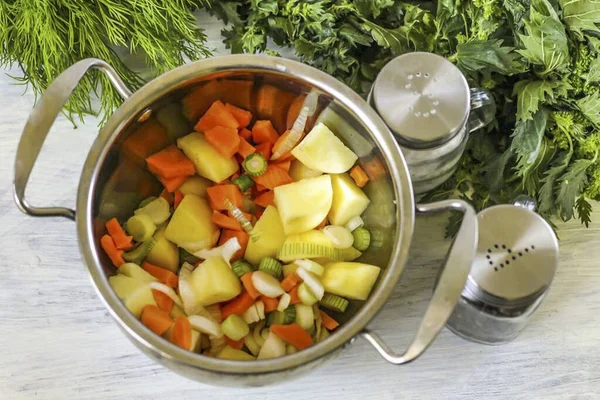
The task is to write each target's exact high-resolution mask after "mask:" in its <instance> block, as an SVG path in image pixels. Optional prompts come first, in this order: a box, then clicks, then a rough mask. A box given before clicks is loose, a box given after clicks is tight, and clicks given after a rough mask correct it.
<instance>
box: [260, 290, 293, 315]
mask: <svg viewBox="0 0 600 400" xmlns="http://www.w3.org/2000/svg"><path fill="white" fill-rule="evenodd" d="M286 294H287V293H286ZM254 306H255V307H256V311H257V312H258V320H259V321H260V320H261V319H265V303H263V301H262V300H259V301H257V302H256V303H254Z"/></svg>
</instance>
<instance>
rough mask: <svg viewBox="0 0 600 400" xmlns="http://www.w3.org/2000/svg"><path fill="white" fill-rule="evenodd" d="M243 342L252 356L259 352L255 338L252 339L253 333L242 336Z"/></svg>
mask: <svg viewBox="0 0 600 400" xmlns="http://www.w3.org/2000/svg"><path fill="white" fill-rule="evenodd" d="M244 344H245V345H246V347H247V348H248V350H250V353H252V355H253V356H254V357H256V356H257V355H258V353H260V346H259V345H258V343H256V340H254V335H246V336H245V337H244Z"/></svg>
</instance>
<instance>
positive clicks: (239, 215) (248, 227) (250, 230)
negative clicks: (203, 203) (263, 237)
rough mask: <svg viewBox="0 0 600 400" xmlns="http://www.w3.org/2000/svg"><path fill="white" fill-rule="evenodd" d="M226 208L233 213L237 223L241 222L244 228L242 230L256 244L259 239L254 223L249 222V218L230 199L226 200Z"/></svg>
mask: <svg viewBox="0 0 600 400" xmlns="http://www.w3.org/2000/svg"><path fill="white" fill-rule="evenodd" d="M225 207H227V210H228V211H229V212H230V213H231V215H232V216H233V218H234V219H235V220H236V221H237V222H239V224H240V225H241V226H242V229H243V230H244V231H245V232H246V233H247V234H248V235H250V238H251V239H252V241H253V242H256V241H257V240H258V238H259V235H258V232H256V231H255V230H254V227H253V226H252V223H251V222H250V221H248V218H246V216H245V215H244V213H243V212H242V210H240V209H239V208H237V207H236V206H234V205H233V203H232V202H231V201H229V199H225Z"/></svg>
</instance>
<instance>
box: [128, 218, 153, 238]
mask: <svg viewBox="0 0 600 400" xmlns="http://www.w3.org/2000/svg"><path fill="white" fill-rule="evenodd" d="M155 231H156V224H155V223H154V222H152V219H151V218H150V217H149V216H147V215H146V214H137V215H134V216H132V217H131V218H129V219H128V220H127V233H129V234H130V235H131V236H133V240H135V241H136V242H144V241H146V240H148V239H150V238H151V237H152V235H154V232H155Z"/></svg>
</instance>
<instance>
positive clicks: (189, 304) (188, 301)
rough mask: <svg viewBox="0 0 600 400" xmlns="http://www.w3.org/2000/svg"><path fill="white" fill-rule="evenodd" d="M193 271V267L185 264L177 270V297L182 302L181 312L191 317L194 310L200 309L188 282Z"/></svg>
mask: <svg viewBox="0 0 600 400" xmlns="http://www.w3.org/2000/svg"><path fill="white" fill-rule="evenodd" d="M193 271H194V266H193V265H192V264H190V263H187V262H186V263H183V265H182V266H181V269H180V270H179V285H178V290H179V296H181V300H182V301H183V311H185V313H186V314H187V315H193V314H194V313H195V310H196V309H198V308H199V307H201V304H200V303H199V302H198V298H197V297H196V293H195V292H194V289H192V284H191V282H190V281H191V279H192V272H193Z"/></svg>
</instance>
